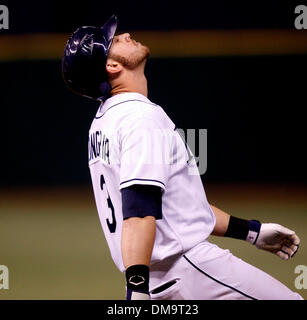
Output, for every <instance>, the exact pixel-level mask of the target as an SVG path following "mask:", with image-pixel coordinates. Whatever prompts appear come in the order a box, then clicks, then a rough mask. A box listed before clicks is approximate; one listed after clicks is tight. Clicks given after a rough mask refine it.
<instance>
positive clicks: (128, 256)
mask: <svg viewBox="0 0 307 320" xmlns="http://www.w3.org/2000/svg"><path fill="white" fill-rule="evenodd" d="M121 193H122V207H123V218H124V221H123V227H122V240H121V250H122V258H123V263H124V267H125V270H126V272H125V274H126V282H127V296H126V298H127V300H145V299H149V298H150V296H149V265H150V259H151V254H152V250H153V246H154V241H155V235H156V219H161V217H162V192H161V189H160V188H159V187H155V186H148V185H147V186H146V185H145V186H142V185H133V186H130V187H128V188H124V189H123V190H122V192H121Z"/></svg>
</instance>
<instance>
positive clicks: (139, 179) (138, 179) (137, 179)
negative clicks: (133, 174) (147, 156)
mask: <svg viewBox="0 0 307 320" xmlns="http://www.w3.org/2000/svg"><path fill="white" fill-rule="evenodd" d="M133 180H136V181H153V182H159V183H161V184H162V185H164V187H165V184H164V183H163V182H161V181H159V180H154V179H141V178H134V179H130V180H126V181H123V182H121V183H120V185H122V184H124V183H126V182H130V181H133Z"/></svg>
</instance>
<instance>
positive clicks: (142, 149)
mask: <svg viewBox="0 0 307 320" xmlns="http://www.w3.org/2000/svg"><path fill="white" fill-rule="evenodd" d="M88 160H89V168H90V172H91V178H92V184H93V189H94V194H95V200H96V206H97V210H98V214H99V218H100V222H101V225H102V228H103V231H104V234H105V237H106V240H107V242H108V245H109V248H110V252H111V255H112V258H113V260H114V262H115V264H116V266H117V267H118V268H119V270H120V271H122V272H123V271H124V266H123V261H122V254H121V232H122V222H123V214H122V199H121V189H123V188H126V187H129V186H131V185H134V184H141V185H154V186H158V187H160V188H161V190H162V192H163V193H162V219H159V220H157V221H156V238H155V243H154V248H153V252H152V257H151V265H153V264H155V263H157V262H159V261H161V260H164V259H165V258H167V257H170V256H172V255H175V254H179V253H184V252H186V251H187V250H189V249H190V248H192V247H194V246H195V245H197V244H198V243H200V242H201V241H204V240H205V239H206V238H207V237H208V236H209V235H210V233H211V231H212V229H213V227H214V225H215V216H214V214H213V212H212V210H211V208H210V206H209V204H208V201H207V198H206V194H205V191H204V188H203V185H202V181H201V178H200V176H199V174H195V169H196V168H197V165H196V162H195V159H194V157H191V156H190V153H189V152H187V148H186V145H185V143H184V141H183V140H182V138H181V136H180V135H179V133H178V132H177V131H176V127H175V124H174V123H173V122H172V121H171V120H170V118H169V117H168V116H167V115H166V113H165V112H164V111H163V109H162V108H161V107H160V106H158V105H156V104H154V103H152V102H151V101H150V100H149V99H148V98H146V97H145V96H143V95H141V94H139V93H133V92H129V93H122V94H118V95H115V96H113V97H111V98H109V99H107V100H106V101H105V102H104V103H102V104H101V106H100V107H99V109H98V111H97V114H96V116H95V119H94V120H93V123H92V125H91V128H90V131H89V141H88Z"/></svg>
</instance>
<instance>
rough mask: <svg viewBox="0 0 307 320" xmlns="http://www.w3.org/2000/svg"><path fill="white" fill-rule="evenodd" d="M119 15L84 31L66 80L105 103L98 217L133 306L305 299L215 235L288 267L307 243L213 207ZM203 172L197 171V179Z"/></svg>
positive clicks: (69, 52)
mask: <svg viewBox="0 0 307 320" xmlns="http://www.w3.org/2000/svg"><path fill="white" fill-rule="evenodd" d="M116 29H117V18H116V17H115V16H112V17H111V18H110V19H109V20H108V21H107V22H106V23H105V24H104V25H103V26H102V27H81V28H79V29H77V30H76V31H75V32H74V33H73V34H72V36H71V37H70V39H69V40H68V42H67V45H66V47H65V52H64V56H63V61H62V70H63V78H64V81H65V83H66V84H67V86H68V87H69V88H70V89H71V90H73V91H74V92H76V93H78V94H80V95H82V96H85V97H88V98H91V99H95V100H98V101H100V102H101V104H100V106H99V108H98V111H97V114H96V116H95V118H94V120H93V123H92V125H91V128H90V131H89V139H88V163H89V168H90V173H91V178H92V184H93V189H94V194H95V199H96V205H97V210H98V213H99V218H100V222H101V225H102V228H103V231H104V234H105V238H106V240H107V243H108V245H109V248H110V252H111V255H112V258H113V260H114V262H115V264H116V266H117V267H118V269H119V270H120V271H121V272H124V273H125V276H126V280H127V285H126V293H127V295H126V297H127V299H128V300H130V299H132V300H133V299H150V298H151V299H157V300H158V299H177V300H178V299H195V300H200V299H247V300H256V299H271V300H273V299H279V300H280V299H287V300H289V299H302V297H301V296H300V295H299V294H297V293H295V292H292V291H291V290H290V289H288V288H287V287H286V286H284V285H283V284H282V283H280V282H279V281H277V280H276V279H274V278H272V277H271V276H269V275H268V274H266V273H265V272H263V271H261V270H259V269H257V268H255V267H253V266H252V265H249V264H247V263H245V262H244V261H242V260H241V259H239V258H237V257H235V256H233V255H232V254H231V253H230V252H229V250H223V249H221V248H219V247H218V246H216V245H214V244H212V243H210V242H209V241H208V240H207V238H208V236H209V235H210V234H213V235H218V236H225V237H233V238H236V239H242V240H246V241H248V242H250V243H251V244H252V245H255V246H256V247H257V248H259V249H263V250H267V251H269V252H271V253H273V254H276V255H277V256H278V257H279V258H281V259H283V260H288V259H290V258H292V257H293V256H294V254H295V253H296V252H297V250H298V247H299V243H300V240H299V238H298V236H297V235H296V234H295V232H294V231H292V230H289V229H287V228H285V227H283V226H281V225H279V224H275V223H261V222H259V221H257V220H250V221H248V220H244V219H240V218H237V217H234V216H231V215H229V214H227V213H225V212H223V211H222V210H220V209H218V208H216V207H214V206H213V205H210V204H209V203H208V201H207V198H206V194H205V191H204V187H203V184H202V181H201V178H200V176H199V174H195V168H197V164H196V161H195V159H194V157H193V156H191V153H190V151H189V150H188V148H187V147H186V144H185V143H184V141H183V140H182V139H181V136H180V134H179V133H178V131H177V130H176V126H175V124H174V123H173V122H172V120H171V119H170V118H169V117H168V116H167V114H166V113H165V112H164V111H163V109H162V108H161V107H160V106H158V105H157V104H155V103H153V102H151V101H150V100H149V99H148V97H147V80H146V77H145V75H144V68H145V64H146V60H147V58H148V56H149V49H148V48H147V47H146V46H145V45H143V44H141V43H139V42H136V41H135V40H134V39H133V38H131V36H130V34H129V33H123V34H119V35H115V32H116ZM192 172H193V174H192Z"/></svg>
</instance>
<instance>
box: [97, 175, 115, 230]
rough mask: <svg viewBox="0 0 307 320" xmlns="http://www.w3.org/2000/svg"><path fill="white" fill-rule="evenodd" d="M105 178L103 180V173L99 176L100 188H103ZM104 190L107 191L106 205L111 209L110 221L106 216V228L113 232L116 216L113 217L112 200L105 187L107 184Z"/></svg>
mask: <svg viewBox="0 0 307 320" xmlns="http://www.w3.org/2000/svg"><path fill="white" fill-rule="evenodd" d="M105 183H106V182H105V180H104V177H103V175H101V176H100V188H101V190H103V185H104V184H105ZM105 191H106V193H107V203H108V207H109V209H110V210H111V212H112V222H110V220H109V219H108V218H107V219H106V220H107V225H108V228H109V230H110V232H111V233H114V232H115V230H116V218H115V212H114V207H113V204H112V201H111V199H110V196H109V192H108V189H107V186H105Z"/></svg>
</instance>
